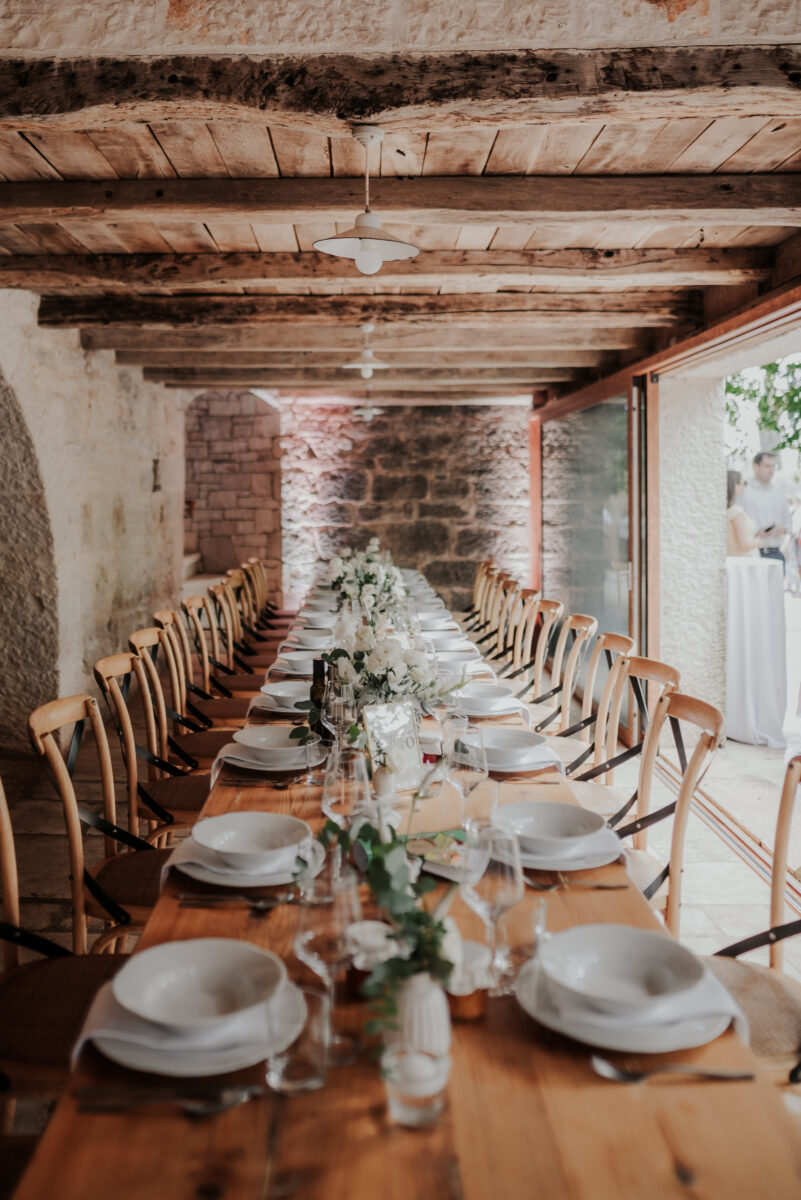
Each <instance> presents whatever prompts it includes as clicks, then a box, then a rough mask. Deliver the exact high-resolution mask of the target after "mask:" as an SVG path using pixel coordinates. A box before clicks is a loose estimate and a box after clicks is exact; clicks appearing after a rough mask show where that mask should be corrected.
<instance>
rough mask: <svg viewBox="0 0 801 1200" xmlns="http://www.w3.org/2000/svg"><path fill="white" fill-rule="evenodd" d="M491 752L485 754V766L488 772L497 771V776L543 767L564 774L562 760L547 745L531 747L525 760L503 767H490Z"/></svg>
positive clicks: (522, 772) (541, 768)
mask: <svg viewBox="0 0 801 1200" xmlns="http://www.w3.org/2000/svg"><path fill="white" fill-rule="evenodd" d="M491 758H492V751H491V750H489V751H488V752H487V766H488V767H489V769H490V771H497V772H498V774H505V775H506V774H508V775H516V774H517V773H518V772H519V773H521V774H525V773H526V772H527V771H541V770H543V768H545V767H556V769H557V770H558V771H559V772H560V774H562V775H564V773H565V764H564V763H563V761H562V759H561V758H560V757H559V755H558V754H557V753H556V751H555V750H552V749H551V747H550V746H548V745H541V746H532V747H531V749H530V750H527V751H526V756H525V758H521V760H520V762H518V763H513V764H512V763H505V764H504V765H503V766H500V765H492V764H491V762H490V759H491Z"/></svg>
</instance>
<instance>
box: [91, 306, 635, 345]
mask: <svg viewBox="0 0 801 1200" xmlns="http://www.w3.org/2000/svg"><path fill="white" fill-rule="evenodd" d="M363 340H364V339H363V337H362V334H361V332H360V330H359V328H358V323H356V322H354V324H353V325H350V326H348V325H345V324H343V325H339V326H335V325H314V324H311V323H310V324H308V325H304V324H299V323H296V322H288V321H286V320H284V321H279V322H277V323H276V324H274V325H217V326H213V325H209V326H205V327H204V328H202V329H190V328H186V327H182V328H179V329H142V328H141V326H139V325H136V324H119V325H115V326H114V327H113V328H108V329H104V328H103V327H102V326H100V325H94V326H93V327H92V328H84V329H81V333H80V342H81V348H82V349H83V350H131V351H141V350H145V351H147V350H200V351H212V350H217V349H221V350H226V351H231V350H250V351H255V350H258V351H263V350H268V351H271V352H276V351H280V352H282V353H283V352H286V351H290V350H303V351H309V352H312V351H313V352H317V351H320V350H325V351H328V352H330V353H337V354H344V353H349V354H350V353H358V351H359V350H360V349H361V347H362V345H363ZM370 345H371V346H372V347H373V349H374V350H375V351H376V353H377V354H384V353H386V354H393V353H398V352H401V351H405V352H412V351H415V352H426V353H428V352H429V351H433V350H451V351H458V350H467V351H470V352H471V353H474V354H475V353H478V352H480V351H484V350H487V351H491V352H495V353H501V352H503V351H507V350H515V351H521V352H528V351H529V350H537V351H547V350H562V351H569V352H572V351H574V350H575V351H580V350H636V351H637V352H645V351H646V349H647V347H648V335H647V333H646V332H645V331H644V330H641V329H613V328H610V327H609V326H608V325H606V324H605V323H604V322H603V318H602V316H600V315H599V318H598V322H597V325H596V326H595V327H594V328H592V329H580V328H574V327H573V326H571V325H569V324H567V323H566V322H565V321H563V320H562V321H559V322H558V323H556V324H550V325H543V327H542V328H541V329H533V330H532V329H531V327H530V326H522V325H514V326H512V327H511V328H507V327H505V326H504V327H499V326H493V327H487V328H482V327H481V326H478V327H473V326H469V327H463V326H460V325H458V324H454V325H436V324H434V323H433V322H432V323H430V324H428V325H426V326H425V327H424V328H422V329H419V328H414V327H412V328H409V327H408V326H404V325H398V324H393V323H388V324H380V323H379V324H377V325H376V330H375V333H374V334H373V335H372V336H371V338H370Z"/></svg>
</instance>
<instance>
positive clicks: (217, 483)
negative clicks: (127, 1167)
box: [184, 392, 281, 587]
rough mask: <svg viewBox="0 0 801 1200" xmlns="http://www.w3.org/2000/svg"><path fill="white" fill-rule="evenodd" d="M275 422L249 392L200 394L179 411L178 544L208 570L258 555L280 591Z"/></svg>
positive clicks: (277, 430)
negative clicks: (181, 502)
mask: <svg viewBox="0 0 801 1200" xmlns="http://www.w3.org/2000/svg"><path fill="white" fill-rule="evenodd" d="M279 421H280V417H279V413H278V412H277V410H276V409H274V408H271V407H270V405H268V404H267V403H265V401H264V400H262V399H260V398H259V397H258V396H256V395H254V394H253V393H252V392H206V393H204V394H203V395H201V396H197V397H196V398H195V399H194V400H192V402H191V403H190V405H189V407H188V409H187V411H186V500H187V506H186V515H185V517H184V544H185V548H186V550H187V552H194V551H199V552H200V554H201V555H202V556H203V569H204V570H205V571H207V572H209V573H216V572H223V571H226V570H228V568H229V567H232V566H234V565H235V564H237V563H239V562H243V561H244V560H245V559H247V558H249V557H251V556H252V555H258V557H259V558H265V559H267V561H268V563H269V567H270V570H271V572H272V574H273V581H272V582H273V584H274V586H275V587H279V586H280V578H279V576H280V564H281V518H280V507H281V483H280V474H279V445H278V437H279V434H280V426H279Z"/></svg>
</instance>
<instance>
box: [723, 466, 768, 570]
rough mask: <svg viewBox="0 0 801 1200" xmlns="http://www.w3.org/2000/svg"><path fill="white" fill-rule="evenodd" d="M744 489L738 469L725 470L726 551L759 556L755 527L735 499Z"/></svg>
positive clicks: (753, 556)
mask: <svg viewBox="0 0 801 1200" xmlns="http://www.w3.org/2000/svg"><path fill="white" fill-rule="evenodd" d="M744 491H745V484H744V483H743V477H742V475H741V474H740V472H739V471H727V472H726V553H727V554H734V555H737V556H740V555H748V556H750V557H751V558H757V557H759V547H760V545H761V543H760V541H759V538H758V537H757V536H756V534H757V527H756V525H755V523H754V522H753V521H752V520H751V518H750V517H749V515H748V513H747V512H746V511H745V510H744V509H743V508H741V506H740V505H739V504H738V503H737V501H738V500H739V499H740V497H741V496H742V494H743V492H744Z"/></svg>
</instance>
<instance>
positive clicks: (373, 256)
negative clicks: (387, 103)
mask: <svg viewBox="0 0 801 1200" xmlns="http://www.w3.org/2000/svg"><path fill="white" fill-rule="evenodd" d="M351 132H352V134H353V137H354V139H355V140H356V141H357V142H358V143H359V145H360V146H363V147H364V212H363V213H359V215H358V217H357V218H356V222H355V224H354V226H353V228H352V229H348V230H346V231H345V233H338V234H336V235H335V236H334V237H330V238H320V240H319V241H317V242H315V243H314V249H315V250H322V251H323V253H324V254H334V255H336V256H338V257H339V258H352V259H353V260H354V261H355V263H356V270H357V271H361V273H362V275H375V273H376V271H379V270H380V269H381V266H382V264H383V263H385V262H393V261H395V260H397V259H400V258H414V257H415V256H416V255H418V254H419V253H420V251H419V249H418V247H417V246H413V245H412V244H411V242H402V241H401V239H400V238H396V237H393V235H392V234H391V233H387V232H386V230H385V229H382V228H381V221H380V220H379V218H378V217H377V216H376V215H375V213H374V212H371V211H370V147H371V146H375V145H378V144H380V143H381V142H383V140H384V131H383V129H381V128H380V126H378V125H356V126H355V127H354V128H353V129H352V130H351Z"/></svg>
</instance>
